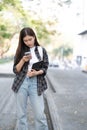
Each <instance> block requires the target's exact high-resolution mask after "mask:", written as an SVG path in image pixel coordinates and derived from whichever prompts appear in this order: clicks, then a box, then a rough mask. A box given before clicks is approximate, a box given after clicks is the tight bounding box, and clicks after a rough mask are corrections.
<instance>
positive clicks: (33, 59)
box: [28, 46, 43, 70]
mask: <svg viewBox="0 0 87 130" xmlns="http://www.w3.org/2000/svg"><path fill="white" fill-rule="evenodd" d="M38 51H39V53H40V56H41V60H42V59H43V52H42V47H41V46H38ZM30 52H31V56H32V59H30V61H29V65H28V70H31V68H32V65H33V64H34V63H36V62H38V61H39V59H38V58H37V56H36V54H35V46H34V47H32V48H30Z"/></svg>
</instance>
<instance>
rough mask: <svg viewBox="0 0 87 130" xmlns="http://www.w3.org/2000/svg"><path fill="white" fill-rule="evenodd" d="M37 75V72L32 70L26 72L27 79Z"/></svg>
mask: <svg viewBox="0 0 87 130" xmlns="http://www.w3.org/2000/svg"><path fill="white" fill-rule="evenodd" d="M37 75H38V71H36V70H34V69H32V70H31V71H28V72H27V76H29V77H33V76H37Z"/></svg>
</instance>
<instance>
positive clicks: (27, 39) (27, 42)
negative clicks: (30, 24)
mask: <svg viewBox="0 0 87 130" xmlns="http://www.w3.org/2000/svg"><path fill="white" fill-rule="evenodd" d="M34 40H35V37H33V36H29V35H26V36H25V37H24V38H23V41H24V43H25V45H26V46H28V47H30V48H32V47H34Z"/></svg>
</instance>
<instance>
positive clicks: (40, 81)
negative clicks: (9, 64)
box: [12, 48, 49, 95]
mask: <svg viewBox="0 0 87 130" xmlns="http://www.w3.org/2000/svg"><path fill="white" fill-rule="evenodd" d="M42 49H43V62H44V64H43V67H42V70H43V72H44V73H43V74H42V75H38V76H37V93H38V95H41V94H42V92H43V91H44V90H46V89H47V82H46V79H45V75H46V73H47V69H48V65H49V61H48V55H47V52H46V50H45V48H42ZM35 54H36V56H37V58H38V59H39V60H40V54H39V52H38V49H35ZM16 65H17V63H15V58H14V65H13V72H14V73H15V74H16V75H15V78H14V82H13V85H12V90H13V91H14V92H18V90H19V88H20V86H21V84H22V83H23V81H24V79H25V77H26V73H27V71H28V62H26V63H25V64H24V65H23V67H22V69H21V71H20V72H17V71H16Z"/></svg>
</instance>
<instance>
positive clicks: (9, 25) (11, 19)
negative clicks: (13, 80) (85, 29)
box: [0, 0, 81, 63]
mask: <svg viewBox="0 0 87 130" xmlns="http://www.w3.org/2000/svg"><path fill="white" fill-rule="evenodd" d="M74 3H76V2H75V0H47V1H44V0H0V63H2V62H3V61H4V60H3V59H5V61H9V60H6V58H7V57H10V58H9V59H10V60H11V59H12V58H13V56H14V54H15V51H16V48H17V44H18V37H19V32H20V30H21V29H22V28H23V27H27V26H30V27H32V28H33V29H34V30H35V32H36V35H37V37H38V40H39V43H40V44H41V45H42V46H44V47H45V48H46V49H47V51H48V53H49V57H50V58H51V59H54V58H55V57H56V58H58V59H59V58H61V59H64V58H67V59H69V60H71V59H72V57H73V53H74V48H75V44H76V41H75V35H76V34H75V31H76V30H75V28H76V26H77V25H78V24H77V23H78V21H77V23H76V19H75V18H76V16H77V17H78V16H80V13H79V11H77V7H75V5H76V4H75V5H74ZM77 5H79V1H78V4H77ZM78 7H79V6H78ZM73 9H74V10H73ZM69 16H71V17H69ZM80 22H81V21H80ZM77 28H78V27H77ZM73 29H74V30H73ZM73 32H74V33H73ZM74 43H75V44H74Z"/></svg>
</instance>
